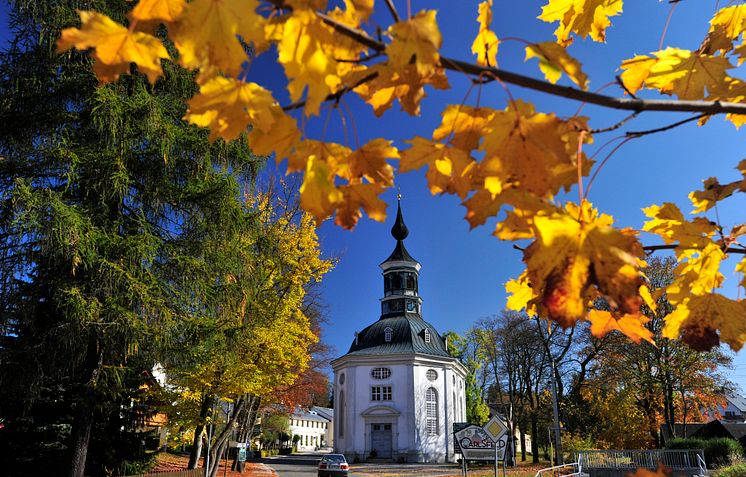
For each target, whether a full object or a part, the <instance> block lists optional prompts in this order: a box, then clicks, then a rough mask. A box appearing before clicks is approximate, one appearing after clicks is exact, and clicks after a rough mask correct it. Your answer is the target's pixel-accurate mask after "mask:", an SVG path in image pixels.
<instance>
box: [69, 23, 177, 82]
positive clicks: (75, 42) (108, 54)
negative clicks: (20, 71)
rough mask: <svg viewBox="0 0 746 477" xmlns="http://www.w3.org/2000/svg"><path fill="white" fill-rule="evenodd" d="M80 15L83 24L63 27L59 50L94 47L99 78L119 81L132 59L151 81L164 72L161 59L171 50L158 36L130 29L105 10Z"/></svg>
mask: <svg viewBox="0 0 746 477" xmlns="http://www.w3.org/2000/svg"><path fill="white" fill-rule="evenodd" d="M78 15H79V16H80V21H81V22H82V24H83V25H82V28H81V29H78V28H66V29H64V30H62V34H61V36H60V39H59V40H58V41H57V50H58V51H60V52H63V51H67V50H69V49H70V48H73V47H75V48H77V49H79V50H86V49H88V48H94V49H95V53H94V54H93V57H94V59H95V60H96V64H95V65H94V69H95V70H96V73H97V75H98V78H99V81H102V82H110V81H115V80H116V79H117V78H118V77H119V75H120V74H121V73H128V72H129V68H130V63H135V64H136V65H137V67H138V69H139V70H140V72H142V73H143V74H145V76H147V77H148V81H150V82H151V83H155V80H156V79H158V77H160V76H162V75H163V70H162V69H161V59H162V58H168V52H167V51H166V48H165V47H164V46H163V44H162V43H161V41H160V40H159V39H158V38H156V37H154V36H153V35H149V34H147V33H142V32H138V31H130V30H128V29H127V28H125V27H124V26H122V25H120V24H119V23H117V22H115V21H114V20H112V19H111V18H109V17H107V16H106V15H103V14H101V13H97V12H90V11H78ZM96 65H99V67H98V68H96Z"/></svg>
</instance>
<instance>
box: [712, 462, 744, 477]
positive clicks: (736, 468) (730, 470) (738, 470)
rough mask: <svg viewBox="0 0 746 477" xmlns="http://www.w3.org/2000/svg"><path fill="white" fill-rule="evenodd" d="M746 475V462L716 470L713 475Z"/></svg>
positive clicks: (734, 476) (716, 476)
mask: <svg viewBox="0 0 746 477" xmlns="http://www.w3.org/2000/svg"><path fill="white" fill-rule="evenodd" d="M744 476H746V464H735V465H731V466H728V467H723V468H722V469H720V470H718V471H716V472H715V473H714V474H713V477H744Z"/></svg>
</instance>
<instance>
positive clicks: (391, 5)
mask: <svg viewBox="0 0 746 477" xmlns="http://www.w3.org/2000/svg"><path fill="white" fill-rule="evenodd" d="M386 6H387V7H389V11H390V12H391V16H392V17H394V21H395V22H396V23H399V22H400V21H401V18H400V17H399V12H397V11H396V7H395V6H394V2H393V1H392V0H386Z"/></svg>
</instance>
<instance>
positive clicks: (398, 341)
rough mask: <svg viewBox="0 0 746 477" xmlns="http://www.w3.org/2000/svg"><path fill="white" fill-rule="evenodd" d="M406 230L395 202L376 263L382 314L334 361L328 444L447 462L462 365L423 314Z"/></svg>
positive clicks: (351, 451) (384, 456) (461, 411)
mask: <svg viewBox="0 0 746 477" xmlns="http://www.w3.org/2000/svg"><path fill="white" fill-rule="evenodd" d="M408 234H409V232H408V230H407V227H406V225H405V224H404V219H403V217H402V213H401V207H399V209H398V212H397V216H396V222H395V223H394V226H393V227H392V229H391V235H393V237H394V239H396V246H395V247H394V251H393V252H392V253H391V255H390V256H389V257H388V258H387V259H386V260H385V261H384V262H383V263H381V265H380V267H381V269H382V271H383V283H384V286H383V289H384V296H383V297H382V298H381V317H380V319H379V320H378V321H376V322H374V323H373V324H371V325H369V326H368V327H367V328H365V329H363V330H362V331H361V332H360V333H356V334H355V339H354V340H353V342H352V344H351V345H350V349H349V351H348V352H347V354H345V355H344V356H341V357H339V358H337V359H335V360H334V361H332V368H333V369H334V413H335V415H334V422H335V426H334V451H335V452H338V453H342V454H345V455H346V456H347V458H348V459H349V460H351V461H354V460H356V459H358V460H370V459H381V460H388V461H401V462H453V461H454V452H453V449H454V446H453V434H452V432H453V431H452V429H453V423H454V422H464V420H465V417H466V398H465V395H466V394H465V390H464V379H465V377H466V369H465V368H464V366H463V365H462V364H461V363H460V362H459V361H458V360H457V359H456V358H453V357H451V356H450V355H449V354H448V351H447V349H446V344H445V341H444V340H443V338H442V337H441V336H440V334H438V332H437V331H436V330H435V328H434V327H433V325H431V324H429V323H427V322H426V321H424V320H423V319H422V309H421V307H422V298H420V296H419V290H418V282H419V272H420V264H419V263H418V262H417V260H415V259H414V258H412V256H411V255H410V254H409V252H408V251H407V249H406V248H405V247H404V239H405V238H406V237H407V235H408Z"/></svg>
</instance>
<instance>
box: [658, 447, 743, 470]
mask: <svg viewBox="0 0 746 477" xmlns="http://www.w3.org/2000/svg"><path fill="white" fill-rule="evenodd" d="M666 448H667V449H704V451H705V462H707V467H708V468H710V469H713V468H716V467H723V466H728V465H731V464H734V463H735V462H737V461H738V460H740V459H741V458H742V457H743V448H742V447H741V444H740V443H739V442H738V441H737V440H735V439H729V438H727V437H718V438H716V439H697V438H692V437H687V438H686V439H683V438H677V439H671V440H670V441H669V442H668V443H667V445H666ZM744 475H745V476H746V474H744ZM741 477H744V476H741Z"/></svg>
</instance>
